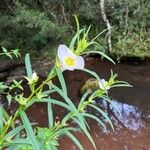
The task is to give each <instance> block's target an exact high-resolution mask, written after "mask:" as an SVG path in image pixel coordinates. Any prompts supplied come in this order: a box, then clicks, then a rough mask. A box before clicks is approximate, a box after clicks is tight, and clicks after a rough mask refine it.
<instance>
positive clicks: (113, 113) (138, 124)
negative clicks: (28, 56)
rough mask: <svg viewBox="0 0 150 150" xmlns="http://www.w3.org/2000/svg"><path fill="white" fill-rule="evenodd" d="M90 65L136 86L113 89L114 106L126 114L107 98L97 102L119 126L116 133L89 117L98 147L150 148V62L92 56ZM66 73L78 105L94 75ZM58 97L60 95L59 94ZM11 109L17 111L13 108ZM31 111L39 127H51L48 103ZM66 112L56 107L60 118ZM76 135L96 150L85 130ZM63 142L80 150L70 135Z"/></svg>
mask: <svg viewBox="0 0 150 150" xmlns="http://www.w3.org/2000/svg"><path fill="white" fill-rule="evenodd" d="M86 68H89V69H91V70H94V71H96V72H97V73H98V74H99V75H100V77H101V78H105V79H108V78H109V76H110V70H111V69H112V70H113V71H114V72H115V73H118V75H119V76H118V79H119V80H125V81H127V82H129V83H130V84H132V85H133V88H127V87H126V88H116V89H113V90H111V91H110V97H111V98H112V105H115V107H117V109H119V111H120V112H121V114H122V115H119V113H118V111H117V110H116V109H114V108H113V107H112V105H107V104H106V103H105V101H102V100H98V101H97V106H101V107H103V109H104V111H106V112H108V114H109V116H110V118H111V119H112V122H113V124H114V127H115V131H114V132H113V131H112V129H111V128H110V126H109V125H108V126H107V130H104V129H103V128H102V127H101V126H99V125H97V124H96V123H95V122H94V121H92V120H88V122H89V124H90V128H91V129H90V133H91V135H92V137H93V139H94V141H95V143H96V146H97V149H98V150H109V149H111V150H150V62H146V63H144V64H142V65H129V64H118V65H113V64H111V63H108V62H105V61H101V60H100V59H99V58H94V59H93V58H92V57H88V58H87V59H86ZM34 70H36V68H34ZM64 74H65V80H66V83H67V85H68V86H67V88H68V94H69V97H70V98H71V100H72V101H73V102H74V103H75V104H77V103H78V102H79V99H80V96H79V89H80V88H81V86H82V85H83V83H84V82H85V81H86V80H87V79H89V78H90V77H91V76H89V75H87V74H86V73H84V72H81V71H75V72H65V73H64ZM54 97H55V99H57V98H59V97H58V96H57V95H54ZM11 110H12V113H13V109H11ZM27 113H28V116H29V118H30V120H31V121H32V122H37V123H38V124H39V126H43V127H44V126H47V112H46V105H45V104H34V105H32V106H31V107H30V108H29V109H28V110H27ZM93 113H95V114H96V115H97V116H98V117H100V115H99V114H98V113H96V112H94V111H93ZM65 114H66V111H65V110H64V109H62V108H60V107H58V106H55V107H54V115H55V116H54V117H55V119H56V120H61V118H62V117H63V116H64V115H65ZM106 124H107V122H106ZM75 136H76V137H77V138H78V139H79V140H80V141H81V144H83V147H84V148H85V150H94V149H93V147H92V144H91V143H90V142H89V141H88V139H87V138H86V137H85V136H84V135H83V134H82V133H81V132H78V133H75ZM59 143H60V147H59V150H78V148H77V147H76V145H75V144H74V143H73V142H72V141H71V140H70V139H68V138H67V137H61V138H60V140H59Z"/></svg>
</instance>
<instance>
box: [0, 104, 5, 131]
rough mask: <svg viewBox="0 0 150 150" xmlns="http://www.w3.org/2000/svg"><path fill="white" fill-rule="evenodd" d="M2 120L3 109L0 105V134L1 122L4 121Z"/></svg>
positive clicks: (0, 129)
mask: <svg viewBox="0 0 150 150" xmlns="http://www.w3.org/2000/svg"><path fill="white" fill-rule="evenodd" d="M3 121H4V116H3V109H2V106H0V134H1V132H2V129H3V123H4V122H3Z"/></svg>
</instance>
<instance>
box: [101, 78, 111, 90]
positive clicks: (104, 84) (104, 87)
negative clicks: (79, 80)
mask: <svg viewBox="0 0 150 150" xmlns="http://www.w3.org/2000/svg"><path fill="white" fill-rule="evenodd" d="M99 88H100V89H102V90H109V89H110V86H109V83H108V81H105V79H101V81H99Z"/></svg>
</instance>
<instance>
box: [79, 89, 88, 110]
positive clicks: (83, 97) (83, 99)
mask: <svg viewBox="0 0 150 150" xmlns="http://www.w3.org/2000/svg"><path fill="white" fill-rule="evenodd" d="M90 93H91V92H90V91H86V92H85V93H84V95H83V96H82V98H81V100H80V102H79V105H78V108H79V107H80V106H81V105H82V103H83V102H84V101H85V99H86V98H87V96H88V95H89V94H90Z"/></svg>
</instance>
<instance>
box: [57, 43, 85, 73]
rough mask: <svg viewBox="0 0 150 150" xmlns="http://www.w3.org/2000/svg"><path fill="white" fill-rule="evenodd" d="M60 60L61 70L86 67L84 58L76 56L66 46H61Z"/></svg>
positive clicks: (59, 48)
mask: <svg viewBox="0 0 150 150" xmlns="http://www.w3.org/2000/svg"><path fill="white" fill-rule="evenodd" d="M58 59H59V61H60V65H61V66H60V67H61V70H75V69H84V66H85V62H84V59H83V57H82V56H77V55H75V54H74V53H73V52H72V51H71V50H70V49H69V48H68V47H67V46H66V45H59V47H58Z"/></svg>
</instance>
